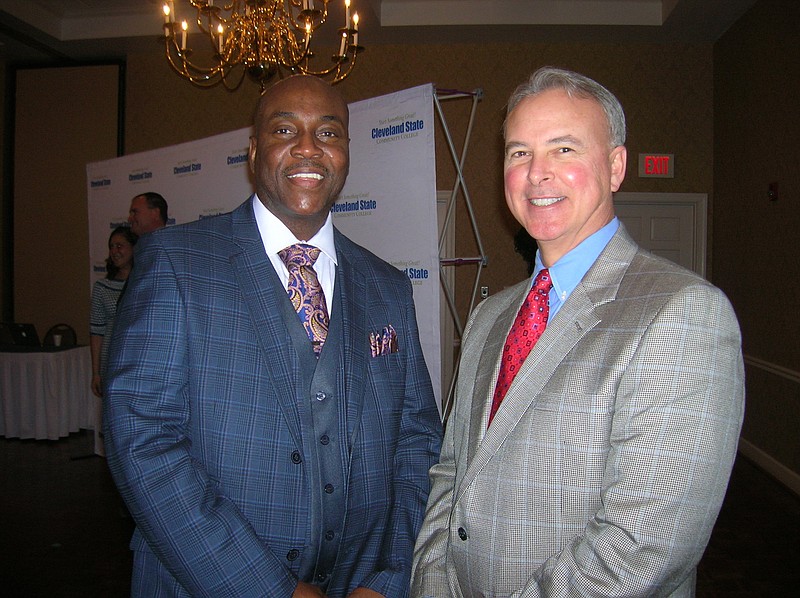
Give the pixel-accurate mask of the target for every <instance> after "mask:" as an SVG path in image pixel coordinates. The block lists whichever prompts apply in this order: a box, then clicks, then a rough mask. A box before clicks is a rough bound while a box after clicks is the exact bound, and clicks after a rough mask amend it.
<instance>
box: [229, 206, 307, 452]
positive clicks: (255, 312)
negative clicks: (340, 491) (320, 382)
mask: <svg viewBox="0 0 800 598" xmlns="http://www.w3.org/2000/svg"><path fill="white" fill-rule="evenodd" d="M231 217H232V224H231V226H232V239H233V243H234V245H235V247H237V248H238V251H232V252H231V255H230V262H231V267H232V269H233V272H234V275H235V276H236V279H237V280H238V282H239V287H240V289H241V292H242V297H243V300H244V304H245V306H246V308H247V310H248V311H249V315H250V317H251V318H252V321H253V326H254V328H255V330H256V333H257V334H258V339H259V343H260V345H261V350H262V357H263V360H264V364H265V366H266V368H267V369H268V370H270V372H271V374H270V381H271V383H272V385H273V386H274V390H275V396H276V397H277V398H278V401H280V404H281V409H282V411H283V413H284V415H285V417H286V421H287V423H288V426H289V430H290V431H291V433H292V435H293V436H294V438H295V441H296V442H297V443H298V445H301V444H302V434H301V431H300V430H301V426H300V414H299V411H298V409H299V408H300V407H299V405H298V402H297V401H296V400H295V394H296V389H295V378H296V373H295V372H296V368H297V360H296V358H295V356H294V352H293V351H292V350H291V347H292V342H291V339H290V337H289V333H288V331H287V329H286V324H285V323H284V321H283V315H282V314H283V309H282V308H281V305H280V301H285V300H286V295H285V293H281V292H280V289H281V284H280V279H279V278H278V275H277V273H276V272H275V269H274V268H273V267H272V264H271V263H270V261H269V258H267V256H266V253H265V252H264V244H263V243H262V241H261V235H260V233H259V231H258V225H257V224H256V221H255V216H254V215H253V208H252V204H251V200H247V201H246V202H245V203H244V204H242V205H241V206H239V208H237V209H236V210H235V211H234V212H233V213H232V214H231Z"/></svg>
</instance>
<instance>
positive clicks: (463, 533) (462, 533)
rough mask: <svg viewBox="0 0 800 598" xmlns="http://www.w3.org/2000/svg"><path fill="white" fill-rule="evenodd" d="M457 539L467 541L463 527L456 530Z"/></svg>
mask: <svg viewBox="0 0 800 598" xmlns="http://www.w3.org/2000/svg"><path fill="white" fill-rule="evenodd" d="M458 537H459V538H461V539H462V540H466V539H467V530H465V529H464V528H463V527H459V528H458Z"/></svg>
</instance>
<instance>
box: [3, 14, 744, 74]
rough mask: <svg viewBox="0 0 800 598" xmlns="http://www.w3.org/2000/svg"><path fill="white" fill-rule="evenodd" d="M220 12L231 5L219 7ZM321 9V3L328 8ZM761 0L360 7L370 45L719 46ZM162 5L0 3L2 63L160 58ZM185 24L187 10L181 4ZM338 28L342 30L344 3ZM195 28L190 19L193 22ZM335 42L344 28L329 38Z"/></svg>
mask: <svg viewBox="0 0 800 598" xmlns="http://www.w3.org/2000/svg"><path fill="white" fill-rule="evenodd" d="M217 1H218V2H220V1H223V0H217ZM319 1H320V0H317V2H319ZM755 2H756V0H352V7H353V8H352V10H354V11H358V13H359V16H360V17H361V24H360V27H359V29H360V35H361V43H362V44H363V45H365V46H367V47H369V45H375V44H403V43H458V42H470V43H475V42H493V41H508V42H519V41H548V42H557V41H614V42H633V41H649V42H686V43H702V42H714V41H716V40H717V39H718V38H719V37H720V36H721V35H722V34H723V33H724V32H725V31H726V30H727V29H728V28H729V27H730V26H731V25H732V24H733V23H734V22H736V20H737V19H738V18H739V17H740V16H741V15H742V14H744V12H745V11H746V10H747V9H748V8H750V7H751V6H752V5H753V4H755ZM162 4H163V0H0V59H4V60H6V61H9V62H11V61H17V62H28V63H30V62H52V61H69V60H105V59H115V58H123V57H124V56H125V55H126V54H127V53H128V52H130V51H134V50H138V49H143V48H153V50H154V51H155V50H156V48H159V50H160V44H157V43H156V42H157V41H158V36H159V34H160V33H161V24H162V22H163V16H162V13H161V5H162ZM174 4H175V10H176V13H177V14H178V15H179V17H182V16H184V15H185V16H189V9H188V0H174ZM329 12H330V15H329V21H331V22H332V23H339V22H340V21H341V22H342V23H343V21H344V10H343V0H331V2H330V7H329ZM189 20H190V21H191V19H189ZM329 29H330V31H331V32H333V31H334V30H335V27H330V28H329Z"/></svg>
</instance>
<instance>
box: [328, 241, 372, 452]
mask: <svg viewBox="0 0 800 598" xmlns="http://www.w3.org/2000/svg"><path fill="white" fill-rule="evenodd" d="M334 239H335V241H336V257H337V262H338V264H337V266H336V287H337V289H338V291H337V294H338V295H339V297H341V304H340V312H339V315H334V317H341V318H342V330H343V340H344V347H343V355H344V363H343V368H342V375H343V381H344V388H343V389H342V390H343V391H344V394H343V395H342V396H344V397H347V435H348V438H349V440H350V446H351V447H352V446H353V443H354V442H355V440H356V439H355V433H356V431H357V430H358V422H359V421H360V419H361V411H362V408H363V406H364V392H365V389H366V375H367V365H368V362H367V359H368V356H367V347H368V346H369V343H368V342H367V335H368V334H369V333H368V331H367V328H366V322H367V321H368V314H367V304H366V298H367V293H368V290H367V279H366V276H365V275H364V273H363V272H362V271H361V270H360V269H359V268H358V267H357V266H356V261H355V260H354V259H353V258H354V256H353V254H352V252H351V250H350V247H349V245H348V241H347V239H345V237H344V236H343V235H342V234H341V233H339V231H338V230H336V229H334Z"/></svg>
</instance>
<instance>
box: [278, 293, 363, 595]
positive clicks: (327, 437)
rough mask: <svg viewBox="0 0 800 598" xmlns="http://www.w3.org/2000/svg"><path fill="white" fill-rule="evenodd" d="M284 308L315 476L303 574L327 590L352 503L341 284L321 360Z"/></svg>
mask: <svg viewBox="0 0 800 598" xmlns="http://www.w3.org/2000/svg"><path fill="white" fill-rule="evenodd" d="M284 293H285V290H284ZM281 308H282V309H283V311H284V314H283V316H284V322H286V323H287V329H288V331H289V335H290V337H291V339H292V344H293V348H292V347H287V350H294V351H295V352H296V353H297V358H298V362H299V372H298V376H297V379H296V380H295V393H296V395H295V396H296V400H297V401H304V402H305V408H303V406H300V409H299V411H300V415H301V421H302V427H303V432H302V433H303V436H304V438H303V453H304V454H303V459H304V464H305V467H306V469H307V472H308V478H309V480H310V495H309V496H308V497H306V499H307V500H308V505H309V512H310V514H311V521H310V530H311V536H310V542H309V544H308V546H306V548H305V549H304V551H303V558H302V562H301V564H300V570H299V578H300V580H301V581H305V582H308V583H313V584H314V585H317V586H319V587H320V588H322V590H323V591H325V590H326V589H327V587H328V584H329V582H330V580H331V575H332V573H333V570H334V565H335V563H336V557H337V555H338V552H339V547H340V545H341V538H342V529H343V527H344V524H345V509H346V505H347V501H346V492H347V485H346V480H347V466H348V463H349V456H348V455H349V448H348V446H347V442H348V440H347V426H346V413H347V397H346V396H344V384H343V383H340V381H339V377H340V373H341V372H342V371H343V368H344V359H343V355H344V352H343V348H344V347H343V345H344V331H343V322H342V319H343V318H342V299H341V284H340V282H337V283H336V284H335V285H334V297H333V308H332V312H333V313H332V315H331V318H330V325H329V329H328V336H327V338H326V339H325V345H324V346H323V348H322V352H321V353H320V356H319V359H317V357H316V356H315V355H314V350H313V349H312V347H311V341H310V340H309V338H308V335H307V333H306V331H305V328H303V325H302V323H301V322H300V318H299V317H298V315H297V313H296V312H295V311H294V309H293V308H292V305H291V302H290V301H289V300H288V298H287V300H286V301H284V302H281ZM302 499H303V497H298V500H302Z"/></svg>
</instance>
